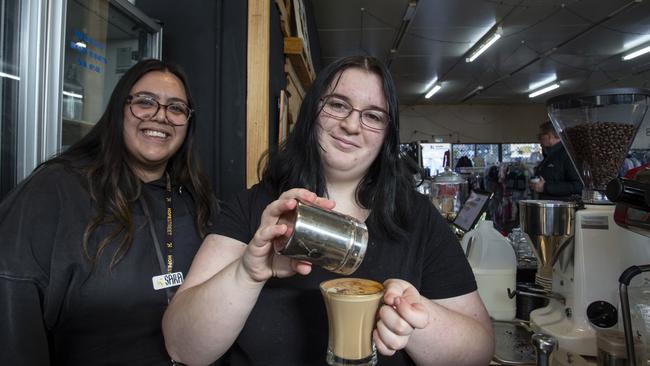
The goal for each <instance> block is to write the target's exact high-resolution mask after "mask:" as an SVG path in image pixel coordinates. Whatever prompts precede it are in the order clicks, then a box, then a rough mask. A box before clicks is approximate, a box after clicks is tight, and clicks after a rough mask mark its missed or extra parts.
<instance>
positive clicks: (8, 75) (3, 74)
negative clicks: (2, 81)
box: [0, 72, 20, 81]
mask: <svg viewBox="0 0 650 366" xmlns="http://www.w3.org/2000/svg"><path fill="white" fill-rule="evenodd" d="M0 77H3V78H9V79H14V80H18V81H20V78H19V77H18V76H16V75H11V74H6V73H4V72H0Z"/></svg>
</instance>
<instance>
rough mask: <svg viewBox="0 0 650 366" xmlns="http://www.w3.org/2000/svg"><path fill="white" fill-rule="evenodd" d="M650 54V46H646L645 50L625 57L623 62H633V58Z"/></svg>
mask: <svg viewBox="0 0 650 366" xmlns="http://www.w3.org/2000/svg"><path fill="white" fill-rule="evenodd" d="M648 52H650V46H646V47H644V48H642V49H640V50H636V51H634V52H632V53H628V54H627V55H625V56H623V60H624V61H627V60H631V59H633V58H636V57H639V56H641V55H644V54H646V53H648Z"/></svg>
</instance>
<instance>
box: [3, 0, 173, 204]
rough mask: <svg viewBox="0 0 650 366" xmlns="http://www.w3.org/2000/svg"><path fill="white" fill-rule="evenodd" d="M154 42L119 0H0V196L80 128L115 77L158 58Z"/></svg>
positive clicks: (152, 33)
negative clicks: (144, 61) (143, 61)
mask: <svg viewBox="0 0 650 366" xmlns="http://www.w3.org/2000/svg"><path fill="white" fill-rule="evenodd" d="M161 42H162V29H161V27H160V25H159V24H157V23H156V22H154V21H153V20H152V19H150V18H149V17H147V16H146V15H145V14H143V13H142V12H141V11H140V10H139V9H138V8H136V7H135V6H134V5H133V4H131V3H130V2H129V1H127V0H90V1H89V0H67V1H65V0H64V1H61V0H41V1H31V0H0V199H2V198H4V197H5V196H6V194H7V192H8V191H9V190H11V189H12V188H13V187H15V186H16V184H17V183H18V182H19V181H20V180H22V179H23V178H25V177H26V176H28V175H29V174H30V173H31V172H32V171H33V169H34V168H35V167H36V166H37V165H38V164H40V163H41V162H43V161H44V160H46V159H48V158H50V157H51V156H52V155H54V154H56V153H58V152H60V151H62V149H65V148H67V147H68V146H69V145H70V144H72V143H74V142H75V141H77V140H79V139H80V138H81V137H82V136H83V135H85V134H86V133H87V132H88V131H89V130H90V128H92V126H93V125H94V123H95V122H96V121H97V120H98V119H99V117H100V116H101V114H102V112H103V109H104V107H105V105H106V103H107V102H108V98H109V97H110V92H111V90H112V89H113V87H114V86H115V84H116V83H117V80H118V79H119V77H120V76H121V75H122V74H123V73H124V72H125V71H126V70H127V69H128V68H129V67H130V66H131V65H133V64H134V63H135V62H137V61H138V60H140V59H144V58H160V57H161Z"/></svg>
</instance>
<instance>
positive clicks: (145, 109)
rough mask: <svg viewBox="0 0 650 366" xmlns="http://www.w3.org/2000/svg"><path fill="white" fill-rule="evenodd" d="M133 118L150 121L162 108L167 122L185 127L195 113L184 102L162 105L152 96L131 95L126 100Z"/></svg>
mask: <svg viewBox="0 0 650 366" xmlns="http://www.w3.org/2000/svg"><path fill="white" fill-rule="evenodd" d="M126 103H127V104H129V109H130V110H131V113H132V114H133V116H134V117H135V118H137V119H140V120H150V119H151V118H153V116H155V115H156V113H158V111H159V110H160V107H163V108H164V110H165V117H167V121H169V123H171V124H173V125H174V126H184V125H185V124H187V121H189V120H190V117H191V116H192V112H194V111H193V110H192V109H191V108H190V107H188V106H187V104H185V103H183V102H172V103H169V104H162V103H160V102H158V101H157V100H156V99H155V98H154V97H152V96H150V95H129V97H128V98H127V99H126Z"/></svg>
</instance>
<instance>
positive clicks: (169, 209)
mask: <svg viewBox="0 0 650 366" xmlns="http://www.w3.org/2000/svg"><path fill="white" fill-rule="evenodd" d="M165 177H166V178H167V183H166V184H165V195H164V198H165V217H166V222H167V225H166V228H165V248H166V254H167V260H166V261H165V260H164V259H163V256H162V252H161V250H160V241H159V240H158V235H157V234H156V230H155V225H154V222H153V219H152V218H151V213H150V212H149V207H148V206H147V204H146V202H145V201H144V199H143V198H140V205H141V206H142V211H143V212H144V215H145V216H146V217H147V222H148V224H149V225H148V226H149V233H150V234H151V239H152V240H153V246H154V248H155V249H156V259H158V264H159V265H160V273H161V274H163V273H165V272H166V273H172V272H173V270H174V236H173V215H174V210H173V205H172V184H171V179H170V178H169V173H167V172H165ZM165 293H166V294H167V302H168V303H169V301H171V299H172V296H174V293H173V292H172V289H171V288H166V289H165Z"/></svg>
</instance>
